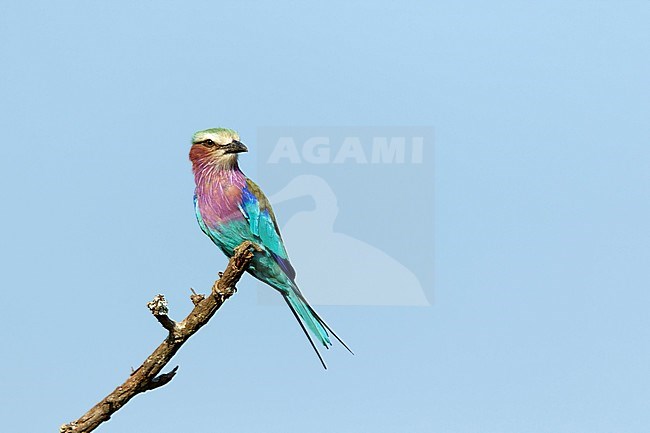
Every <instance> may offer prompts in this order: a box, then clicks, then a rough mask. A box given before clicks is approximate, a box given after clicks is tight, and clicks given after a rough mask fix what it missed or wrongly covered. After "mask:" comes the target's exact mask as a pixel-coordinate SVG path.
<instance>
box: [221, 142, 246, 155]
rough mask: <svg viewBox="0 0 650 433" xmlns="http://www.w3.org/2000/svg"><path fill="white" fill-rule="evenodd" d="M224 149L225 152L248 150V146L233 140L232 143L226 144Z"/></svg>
mask: <svg viewBox="0 0 650 433" xmlns="http://www.w3.org/2000/svg"><path fill="white" fill-rule="evenodd" d="M224 150H225V151H226V153H240V152H248V148H247V147H246V146H244V143H242V142H241V141H237V140H233V141H232V143H230V144H227V145H226V147H225V148H224Z"/></svg>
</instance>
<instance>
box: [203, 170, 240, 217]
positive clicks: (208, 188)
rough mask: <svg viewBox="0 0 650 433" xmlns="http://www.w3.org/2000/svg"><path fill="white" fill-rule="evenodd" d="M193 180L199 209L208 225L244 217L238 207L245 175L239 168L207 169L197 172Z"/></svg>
mask: <svg viewBox="0 0 650 433" xmlns="http://www.w3.org/2000/svg"><path fill="white" fill-rule="evenodd" d="M195 180H196V198H197V203H198V207H199V211H200V212H201V217H202V218H203V221H204V222H205V224H206V225H207V226H208V227H214V228H216V227H218V226H219V225H221V224H223V223H224V222H228V221H232V220H236V219H243V218H244V216H243V215H242V213H241V211H240V210H239V207H240V204H241V200H242V191H243V189H244V186H245V185H246V177H245V176H244V174H243V173H242V172H241V171H239V169H233V170H210V169H208V170H206V171H205V172H199V173H197V174H196V176H195Z"/></svg>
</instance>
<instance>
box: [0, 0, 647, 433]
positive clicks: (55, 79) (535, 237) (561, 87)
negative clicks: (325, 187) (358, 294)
mask: <svg viewBox="0 0 650 433" xmlns="http://www.w3.org/2000/svg"><path fill="white" fill-rule="evenodd" d="M422 3H424V2H422ZM543 3H544V4H534V3H533V2H514V1H513V2H501V1H492V2H485V1H481V2H478V1H455V2H452V1H445V2H429V4H421V3H419V2H418V3H416V2H390V3H388V2H356V3H354V4H349V2H336V3H332V2H328V3H327V4H321V5H311V6H306V5H304V4H302V3H301V2H285V1H276V2H273V3H272V4H262V3H253V2H245V1H244V2H239V3H238V4H237V5H234V6H224V5H218V4H217V3H216V2H208V1H204V2H196V1H195V2H190V1H185V2H152V1H138V2H118V1H114V2H103V3H99V2H93V4H90V3H89V2H82V1H79V2H70V1H61V2H56V3H52V2H45V1H43V2H30V1H21V2H17V1H16V2H3V4H2V6H0V55H1V67H0V104H1V108H0V126H1V128H0V136H1V137H2V142H1V147H0V194H1V195H0V197H1V203H2V204H1V206H2V212H1V213H0V223H1V224H0V227H2V241H1V242H0V266H1V272H0V308H1V317H2V319H3V325H2V327H0V337H1V341H2V355H1V356H0V403H1V404H0V420H1V424H0V425H1V426H2V430H3V431H7V432H16V431H28V432H45V431H56V430H57V429H58V426H59V425H60V424H62V423H64V422H67V421H70V420H72V419H75V418H77V417H78V416H80V415H81V414H82V413H84V412H85V411H86V410H87V409H88V408H89V407H90V406H91V405H93V404H94V403H96V402H97V401H98V400H99V399H101V398H102V397H103V396H104V395H105V394H107V393H108V392H110V391H111V390H113V388H114V387H115V386H117V385H118V384H119V383H121V382H122V381H123V380H124V379H125V378H126V377H127V376H128V374H129V372H130V368H131V366H134V367H135V366H137V365H139V364H140V363H141V362H142V360H143V359H144V358H145V357H146V356H147V355H148V354H149V353H150V352H151V350H152V349H153V348H154V347H155V346H156V345H157V344H158V343H159V342H160V341H161V340H162V338H163V337H164V332H163V330H162V328H161V327H160V325H159V324H158V323H157V322H156V321H155V320H154V319H153V318H152V317H151V315H150V314H149V312H148V310H147V309H146V307H145V304H146V302H147V301H149V300H150V299H151V298H152V297H153V296H154V295H155V294H156V293H159V292H162V293H165V294H166V295H167V297H168V299H169V301H170V306H171V311H172V316H173V317H174V318H177V319H180V318H182V317H183V316H184V315H185V314H186V313H187V312H188V311H189V310H190V307H191V304H190V301H189V299H188V295H189V287H191V286H192V287H195V288H197V289H203V290H206V289H207V288H209V286H210V284H211V283H212V281H213V280H214V278H215V275H216V272H217V271H218V270H220V269H222V268H223V267H224V265H225V259H224V258H222V257H221V255H220V253H219V252H218V251H216V248H215V247H214V246H213V245H211V244H210V242H209V241H208V240H207V238H205V237H204V235H203V234H202V233H201V232H200V230H199V229H198V227H197V225H196V221H195V219H194V215H193V209H192V204H191V195H192V189H193V179H192V177H191V174H190V166H189V163H188V161H187V152H188V142H189V137H190V135H191V133H192V132H194V131H195V130H198V129H203V128H206V127H211V126H217V125H224V126H229V127H233V128H236V129H238V130H239V131H240V133H241V135H242V137H243V138H244V139H245V140H244V141H245V142H247V143H248V144H249V145H250V146H251V148H252V149H253V150H254V146H255V143H254V137H255V134H256V131H257V128H258V127H260V126H263V125H270V126H274V125H279V126H300V125H316V126H318V125H348V126H364V125H370V126H373V125H379V126H382V125H387V126H390V125H425V126H432V127H433V128H434V129H435V134H436V165H435V183H434V185H408V187H409V188H419V189H421V190H422V191H427V192H428V193H432V192H433V191H435V211H434V212H433V214H432V209H430V208H427V207H426V206H423V217H422V219H421V220H419V221H387V222H386V223H387V224H405V228H408V230H409V232H411V233H412V230H413V229H417V226H418V224H423V223H426V224H433V225H434V227H435V290H434V293H435V296H434V299H433V302H432V306H430V307H421V308H414V307H353V306H338V307H336V306H331V307H320V308H319V311H320V312H321V313H322V314H323V316H325V317H326V318H327V320H328V322H330V323H331V324H332V326H333V327H334V328H335V329H336V330H337V331H338V332H339V333H340V334H341V335H342V336H344V337H345V339H346V340H347V342H348V343H349V344H350V345H351V346H353V348H354V349H355V351H356V352H357V355H356V356H354V357H352V356H349V355H348V354H347V353H345V351H344V350H342V348H341V347H340V346H338V347H335V348H334V349H333V350H330V351H328V353H326V357H327V360H328V361H329V365H330V370H328V371H324V370H322V369H321V368H320V366H319V365H318V362H317V360H316V358H315V356H314V354H313V353H312V352H311V350H310V348H309V346H308V345H307V343H306V341H305V340H304V337H303V336H302V334H301V332H300V329H299V328H298V326H297V325H296V323H295V322H294V319H293V317H292V316H291V314H290V313H289V312H288V311H287V310H286V309H283V308H281V307H272V306H261V305H259V304H258V303H257V301H256V286H255V283H254V281H253V279H252V278H250V277H245V278H244V280H243V281H242V282H241V284H240V285H239V289H240V290H239V292H238V293H237V295H236V296H235V297H234V298H233V299H232V300H230V301H228V303H227V304H226V305H225V306H224V308H223V309H222V310H221V311H220V312H219V313H218V314H217V316H215V318H214V319H213V320H212V321H211V322H210V324H209V325H208V326H207V327H206V328H204V329H202V330H201V331H200V333H199V334H197V335H196V336H195V337H194V338H193V339H192V340H190V341H189V343H188V344H186V345H185V346H184V347H183V348H182V350H181V352H180V353H179V354H178V356H177V358H176V359H175V364H179V365H180V370H179V373H178V375H177V377H176V378H175V379H174V380H173V381H172V382H171V383H170V384H169V385H168V386H166V387H164V388H162V389H159V390H156V391H154V392H149V393H147V394H144V395H140V396H138V397H136V398H135V399H134V400H132V401H131V402H130V403H129V404H128V405H127V406H126V407H125V408H124V409H122V410H120V411H119V412H118V413H117V414H116V415H115V416H114V418H113V419H112V420H111V421H110V422H109V423H107V424H105V425H103V426H102V427H100V429H99V431H101V432H106V433H109V432H123V433H131V432H133V433H141V432H150V431H156V432H158V433H170V432H174V433H177V432H278V433H286V432H303V431H309V432H314V433H319V432H328V433H347V432H373V433H374V432H418V433H419V432H442V433H473V432H480V433H484V432H494V433H504V432H512V433H527V432H531V433H532V432H534V433H540V432H549V433H550V432H552V433H562V432H590V433H598V432H626V433H632V432H646V431H647V428H648V425H650V410H649V409H650V373H649V371H650V315H649V314H648V305H649V303H650V291H649V290H648V285H649V283H650V277H649V274H648V269H649V267H648V263H649V261H650V123H649V122H648V115H649V114H650V80H649V78H648V77H650V55H648V54H649V52H650V26H648V23H649V22H650V3H648V2H647V1H572V0H571V1H569V0H564V1H551V2H543ZM246 158H247V159H246V160H245V161H244V163H243V168H244V170H246V171H247V172H248V173H249V174H251V175H253V176H254V175H255V167H256V163H255V152H251V153H250V154H248V155H247V156H246ZM359 182H363V179H359ZM385 200H386V201H387V202H389V201H390V197H385ZM414 205H417V204H414ZM287 216H288V215H285V217H287ZM377 218H381V215H377ZM377 236H381V233H377ZM317 253H318V252H317V251H316V252H315V254H317ZM323 261H324V262H326V261H327V258H326V257H323ZM432 265H433V264H432Z"/></svg>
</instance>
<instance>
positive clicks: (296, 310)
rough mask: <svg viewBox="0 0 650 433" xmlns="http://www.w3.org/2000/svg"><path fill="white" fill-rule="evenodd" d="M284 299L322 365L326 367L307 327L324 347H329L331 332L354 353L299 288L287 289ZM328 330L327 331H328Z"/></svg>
mask: <svg viewBox="0 0 650 433" xmlns="http://www.w3.org/2000/svg"><path fill="white" fill-rule="evenodd" d="M284 300H285V301H286V302H287V304H288V305H289V308H290V309H291V311H292V312H293V315H294V316H295V317H296V320H298V323H300V327H301V328H302V330H303V332H304V333H305V335H306V336H307V338H308V339H309V343H310V344H311V347H313V349H314V351H315V352H316V355H318V359H320V362H321V364H323V367H324V368H325V369H327V365H326V364H325V361H324V360H323V357H322V356H321V354H320V352H319V351H318V348H317V347H316V344H314V341H313V340H312V338H311V336H310V335H309V332H307V329H309V331H311V333H312V334H313V335H314V336H315V337H316V339H317V340H318V342H319V343H321V344H322V345H323V346H325V348H326V349H329V348H330V346H331V345H332V342H331V341H330V337H329V334H330V333H331V334H332V335H333V336H334V338H336V339H337V340H338V341H339V342H340V343H341V344H342V345H343V347H345V348H346V349H347V350H348V351H349V352H350V353H352V354H354V352H352V350H350V348H349V347H348V345H347V344H345V342H344V341H343V340H341V338H339V336H338V335H336V333H334V331H332V328H330V327H329V326H328V325H327V323H325V321H324V320H323V319H321V318H320V316H319V315H318V314H317V313H316V311H314V309H313V308H312V307H311V305H309V303H308V302H307V300H306V299H305V297H304V296H303V295H302V293H301V292H300V290H299V289H298V288H297V287H294V289H293V290H289V291H288V292H285V293H284ZM328 331H329V332H328Z"/></svg>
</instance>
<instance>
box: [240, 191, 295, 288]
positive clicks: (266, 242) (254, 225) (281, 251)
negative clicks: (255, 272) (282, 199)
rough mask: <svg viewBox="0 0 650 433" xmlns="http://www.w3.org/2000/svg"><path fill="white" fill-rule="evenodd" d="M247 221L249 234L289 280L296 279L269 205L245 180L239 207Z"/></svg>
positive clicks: (259, 192) (261, 193)
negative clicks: (257, 240) (250, 233)
mask: <svg viewBox="0 0 650 433" xmlns="http://www.w3.org/2000/svg"><path fill="white" fill-rule="evenodd" d="M239 209H240V210H241V212H242V214H243V215H244V217H245V218H246V220H248V224H249V225H250V229H251V232H253V234H254V235H255V236H256V237H258V238H259V239H260V241H261V244H262V245H263V246H264V247H266V249H268V250H269V251H270V252H271V254H272V255H273V258H274V259H275V261H276V262H277V263H278V265H280V267H281V268H282V270H283V271H284V273H285V274H286V275H287V276H288V277H289V278H290V279H291V280H293V279H295V278H296V271H295V269H294V268H293V266H292V265H291V262H289V256H288V255H287V250H286V249H285V248H284V243H283V242H282V236H281V235H280V228H279V227H278V223H277V222H276V221H275V215H274V214H273V209H272V208H271V203H270V202H269V200H268V199H267V198H266V196H265V195H264V193H263V192H262V190H261V189H260V187H259V186H257V184H255V182H253V181H252V180H250V179H246V186H245V187H244V190H243V193H242V202H241V206H240V207H239Z"/></svg>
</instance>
